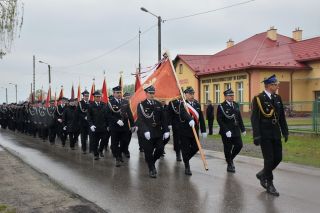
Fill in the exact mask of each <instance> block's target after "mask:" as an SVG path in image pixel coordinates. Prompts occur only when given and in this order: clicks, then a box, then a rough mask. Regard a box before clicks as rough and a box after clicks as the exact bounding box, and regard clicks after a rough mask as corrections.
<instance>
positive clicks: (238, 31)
mask: <svg viewBox="0 0 320 213" xmlns="http://www.w3.org/2000/svg"><path fill="white" fill-rule="evenodd" d="M23 1H24V4H25V8H24V24H23V27H22V30H21V35H20V38H17V39H16V40H15V42H14V45H13V48H12V50H11V53H9V54H7V55H6V56H5V57H4V58H3V59H2V60H1V59H0V73H1V78H0V86H1V88H0V89H1V90H0V102H4V101H5V89H4V88H3V87H7V88H8V96H9V102H13V101H15V90H14V87H13V86H12V85H9V84H8V83H9V82H12V83H17V84H18V100H25V99H26V97H27V96H28V94H29V92H30V84H31V82H32V56H33V55H35V56H36V61H39V60H43V61H46V62H48V63H50V64H51V65H52V88H53V92H54V90H56V91H57V93H59V90H60V85H63V86H64V88H65V96H67V97H70V88H71V85H72V83H74V85H75V90H76V88H77V86H78V82H79V79H80V82H81V87H82V90H83V89H84V87H87V89H88V90H90V87H91V83H92V79H93V78H94V77H95V79H96V86H97V88H100V87H101V85H102V81H103V70H105V71H106V77H107V85H108V87H109V88H111V87H114V86H115V85H116V84H117V83H118V80H119V72H120V71H124V83H125V84H131V83H134V78H133V76H132V75H131V73H133V72H135V69H136V67H138V37H136V38H135V39H132V38H134V37H135V36H137V35H138V31H139V28H140V29H141V31H145V30H147V29H149V28H150V27H152V26H154V25H156V24H157V19H156V18H155V17H153V16H152V15H150V14H148V13H145V12H142V11H141V10H140V7H145V8H147V9H148V10H149V11H152V12H153V13H155V14H157V15H161V17H162V18H163V19H165V20H166V19H171V18H175V17H181V16H184V15H189V14H194V13H198V12H204V11H208V10H214V9H217V8H221V7H225V6H228V5H232V4H236V3H240V2H243V1H245V0H197V1H195V0H161V1H160V0H136V1H134V0H126V1H125V0H23ZM319 8H320V1H319V0H305V1H301V0H255V1H253V2H250V3H248V4H244V5H240V6H237V7H232V8H228V9H224V10H219V11H216V12H212V13H208V14H204V15H199V16H194V17H190V18H185V19H180V20H175V21H167V22H164V23H163V25H162V50H168V51H169V53H170V55H171V58H172V59H173V58H174V57H175V56H176V55H177V54H214V53H216V52H218V51H221V50H223V49H224V48H225V47H226V41H227V40H228V39H229V38H232V39H233V40H234V41H235V43H237V42H240V41H242V40H244V39H246V38H248V37H251V36H252V35H254V34H257V33H261V32H264V31H266V30H267V29H269V27H270V26H275V28H276V29H278V33H280V34H283V35H286V36H290V37H291V34H292V30H294V28H296V27H300V28H301V29H302V30H303V39H306V38H311V37H315V36H319V35H320V13H319ZM130 39H132V40H131V42H128V43H127V44H126V45H123V46H122V47H121V48H118V49H117V50H116V51H113V52H111V53H110V54H107V53H108V52H110V51H111V50H112V49H114V48H116V47H118V46H119V45H121V44H123V43H124V42H126V41H128V40H130ZM103 54H105V55H104V56H103V57H100V58H99V59H97V60H91V59H93V58H95V57H97V56H100V55H103ZM90 60H91V62H90V63H83V62H87V61H90ZM156 62H157V26H154V27H153V28H151V29H150V30H149V31H148V32H146V33H144V34H143V35H142V36H141V63H142V67H148V66H151V65H153V64H155V63H156ZM79 63H83V64H81V65H76V64H79ZM42 86H43V88H44V90H47V89H48V72H47V66H46V65H44V64H39V63H38V62H37V63H36V88H37V89H39V88H41V87H42Z"/></svg>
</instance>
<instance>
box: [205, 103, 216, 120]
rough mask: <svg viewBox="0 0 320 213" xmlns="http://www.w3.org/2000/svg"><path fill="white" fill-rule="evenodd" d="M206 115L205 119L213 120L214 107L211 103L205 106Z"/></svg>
mask: <svg viewBox="0 0 320 213" xmlns="http://www.w3.org/2000/svg"><path fill="white" fill-rule="evenodd" d="M206 117H207V120H210V119H212V120H214V107H213V105H212V104H209V105H208V107H207V110H206Z"/></svg>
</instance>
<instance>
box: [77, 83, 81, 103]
mask: <svg viewBox="0 0 320 213" xmlns="http://www.w3.org/2000/svg"><path fill="white" fill-rule="evenodd" d="M77 99H78V102H80V101H81V88H80V83H79V86H78V96H77Z"/></svg>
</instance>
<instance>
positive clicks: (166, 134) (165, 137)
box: [163, 132, 170, 140]
mask: <svg viewBox="0 0 320 213" xmlns="http://www.w3.org/2000/svg"><path fill="white" fill-rule="evenodd" d="M169 136H170V132H165V133H164V134H163V140H165V139H168V138H169Z"/></svg>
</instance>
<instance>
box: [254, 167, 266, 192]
mask: <svg viewBox="0 0 320 213" xmlns="http://www.w3.org/2000/svg"><path fill="white" fill-rule="evenodd" d="M256 177H257V178H258V179H259V180H260V185H261V186H262V187H263V188H265V189H267V181H266V179H265V178H264V175H263V170H261V171H260V172H258V173H257V174H256Z"/></svg>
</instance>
